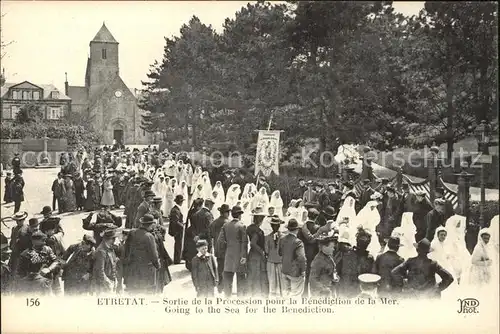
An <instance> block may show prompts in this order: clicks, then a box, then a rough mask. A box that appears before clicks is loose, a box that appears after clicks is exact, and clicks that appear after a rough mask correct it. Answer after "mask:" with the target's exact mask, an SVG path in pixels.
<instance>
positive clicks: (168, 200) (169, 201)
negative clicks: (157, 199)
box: [162, 177, 175, 217]
mask: <svg viewBox="0 0 500 334" xmlns="http://www.w3.org/2000/svg"><path fill="white" fill-rule="evenodd" d="M174 197H175V196H174V191H173V190H172V183H171V182H170V178H168V177H167V178H165V196H164V197H163V204H162V211H163V217H168V216H169V215H170V211H171V210H172V208H173V207H174Z"/></svg>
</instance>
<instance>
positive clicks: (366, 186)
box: [359, 179, 374, 208]
mask: <svg viewBox="0 0 500 334" xmlns="http://www.w3.org/2000/svg"><path fill="white" fill-rule="evenodd" d="M362 184H363V189H362V190H361V193H360V194H359V206H360V207H361V208H364V207H365V205H366V203H368V202H369V201H370V200H371V199H370V197H371V196H372V195H373V193H374V190H373V189H372V188H371V187H370V180H369V179H364V180H363V181H362Z"/></svg>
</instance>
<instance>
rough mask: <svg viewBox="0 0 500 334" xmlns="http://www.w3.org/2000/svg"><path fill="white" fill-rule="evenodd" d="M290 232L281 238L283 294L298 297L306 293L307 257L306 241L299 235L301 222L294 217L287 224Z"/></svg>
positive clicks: (279, 247)
mask: <svg viewBox="0 0 500 334" xmlns="http://www.w3.org/2000/svg"><path fill="white" fill-rule="evenodd" d="M287 229H288V234H287V235H285V236H284V237H283V238H281V239H280V241H279V245H278V253H279V255H280V256H281V257H282V271H281V272H282V280H283V296H284V297H292V298H298V297H301V296H302V294H303V293H304V283H305V277H306V269H307V259H306V254H305V251H304V243H303V242H302V240H300V239H299V238H298V237H297V233H298V231H299V229H300V227H299V223H298V222H297V220H296V219H294V218H292V219H290V220H289V221H288V224H287Z"/></svg>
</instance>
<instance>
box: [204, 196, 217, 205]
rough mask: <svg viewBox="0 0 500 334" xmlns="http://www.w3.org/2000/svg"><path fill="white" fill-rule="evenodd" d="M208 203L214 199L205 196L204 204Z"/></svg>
mask: <svg viewBox="0 0 500 334" xmlns="http://www.w3.org/2000/svg"><path fill="white" fill-rule="evenodd" d="M208 203H212V204H215V201H214V200H213V198H210V197H208V198H205V204H208Z"/></svg>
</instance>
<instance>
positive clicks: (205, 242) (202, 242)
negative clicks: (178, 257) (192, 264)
mask: <svg viewBox="0 0 500 334" xmlns="http://www.w3.org/2000/svg"><path fill="white" fill-rule="evenodd" d="M203 246H208V242H207V241H206V240H203V239H200V240H198V241H196V248H200V247H203Z"/></svg>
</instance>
